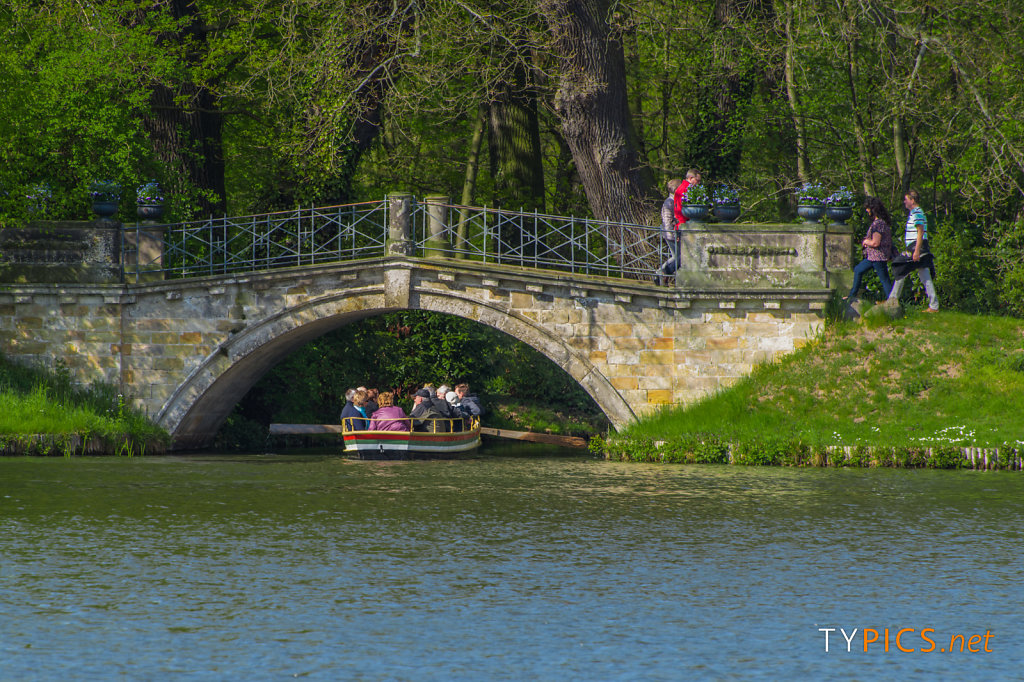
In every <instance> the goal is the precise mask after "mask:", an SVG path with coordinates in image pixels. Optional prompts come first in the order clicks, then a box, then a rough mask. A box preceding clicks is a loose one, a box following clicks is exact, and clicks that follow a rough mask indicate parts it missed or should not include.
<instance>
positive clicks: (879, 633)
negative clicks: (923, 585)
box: [818, 627, 994, 654]
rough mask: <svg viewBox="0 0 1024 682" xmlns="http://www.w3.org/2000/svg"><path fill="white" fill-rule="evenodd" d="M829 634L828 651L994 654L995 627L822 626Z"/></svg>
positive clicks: (826, 650)
mask: <svg viewBox="0 0 1024 682" xmlns="http://www.w3.org/2000/svg"><path fill="white" fill-rule="evenodd" d="M818 632H821V633H824V635H825V653H829V652H830V651H842V650H845V651H846V652H848V653H852V652H854V651H858V652H863V653H888V652H890V651H893V652H900V653H905V654H911V653H921V654H930V653H939V654H951V653H972V654H981V653H985V654H990V653H992V651H993V650H992V648H991V647H990V646H989V645H990V642H991V640H992V639H994V638H993V635H992V631H991V630H985V633H984V634H972V633H952V634H950V635H948V636H946V635H939V634H936V632H935V628H920V629H919V628H909V627H905V628H870V627H867V628H860V627H855V628H845V627H838V628H818Z"/></svg>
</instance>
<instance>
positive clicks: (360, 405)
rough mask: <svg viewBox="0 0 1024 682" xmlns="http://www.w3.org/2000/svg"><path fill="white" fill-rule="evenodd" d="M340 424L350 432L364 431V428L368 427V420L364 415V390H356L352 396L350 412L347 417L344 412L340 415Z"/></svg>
mask: <svg viewBox="0 0 1024 682" xmlns="http://www.w3.org/2000/svg"><path fill="white" fill-rule="evenodd" d="M346 419H347V420H348V421H346ZM341 423H342V425H343V426H345V427H346V428H348V429H349V430H350V431H365V430H366V427H367V426H369V425H370V419H369V417H368V415H367V414H366V391H365V390H364V389H356V392H355V394H354V395H353V396H352V410H351V412H350V414H348V415H347V416H346V415H345V413H344V412H343V413H342V414H341Z"/></svg>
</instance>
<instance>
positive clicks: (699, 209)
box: [680, 204, 709, 223]
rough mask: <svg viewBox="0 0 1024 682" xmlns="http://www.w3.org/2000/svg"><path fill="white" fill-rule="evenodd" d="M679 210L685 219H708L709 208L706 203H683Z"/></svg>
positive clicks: (699, 220) (701, 220)
mask: <svg viewBox="0 0 1024 682" xmlns="http://www.w3.org/2000/svg"><path fill="white" fill-rule="evenodd" d="M680 210H681V211H682V213H683V215H684V216H686V219H687V220H694V221H696V222H698V223H700V222H704V221H705V220H707V219H708V213H709V209H708V205H707V204H683V205H682V206H681V207H680Z"/></svg>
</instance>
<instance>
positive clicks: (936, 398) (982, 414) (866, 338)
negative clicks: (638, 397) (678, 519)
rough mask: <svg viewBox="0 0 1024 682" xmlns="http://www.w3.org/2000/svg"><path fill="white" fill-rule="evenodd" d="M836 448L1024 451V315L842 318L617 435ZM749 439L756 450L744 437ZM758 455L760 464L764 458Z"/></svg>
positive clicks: (630, 438) (656, 439)
mask: <svg viewBox="0 0 1024 682" xmlns="http://www.w3.org/2000/svg"><path fill="white" fill-rule="evenodd" d="M698 434H699V435H700V437H701V439H703V440H708V439H711V440H714V441H716V442H721V443H729V444H731V445H730V446H731V447H733V448H734V449H735V446H736V445H737V444H740V445H743V444H755V443H778V442H784V443H792V444H800V445H801V446H806V447H809V448H811V449H812V450H814V451H817V452H821V453H823V452H825V451H826V449H828V448H842V447H845V448H851V447H852V448H858V447H860V448H864V449H868V450H871V451H877V450H878V449H879V448H882V449H885V448H897V449H898V450H900V451H901V452H908V451H918V450H926V449H929V448H931V449H943V448H946V449H948V448H964V447H981V448H1002V449H1006V450H1016V451H1019V450H1021V449H1024V321H1022V320H1019V319H1014V318H1006V317H994V316H983V315H968V314H963V313H955V312H944V313H941V314H938V315H923V314H919V313H918V314H915V313H913V312H911V314H910V315H908V316H907V317H906V318H904V319H902V320H897V321H885V322H881V323H866V324H853V323H837V324H834V325H830V326H829V327H828V328H827V329H826V331H825V332H824V333H823V334H822V335H821V337H819V338H818V339H815V340H814V342H813V343H811V344H808V345H807V346H806V347H804V348H802V349H801V350H799V351H797V352H795V353H792V354H790V355H788V356H786V357H784V358H782V359H781V360H779V361H778V362H774V363H769V364H764V365H760V366H758V367H757V368H755V370H754V371H753V372H752V373H751V375H750V376H748V377H745V378H743V379H741V380H740V381H739V382H737V383H736V384H735V385H734V386H732V387H730V388H727V389H724V390H722V391H720V392H718V393H716V394H714V395H712V396H709V397H708V398H706V399H704V400H702V401H700V402H699V403H697V404H695V405H692V406H689V407H686V408H674V409H665V410H662V411H661V412H659V413H656V414H653V415H650V416H648V417H646V418H644V419H641V420H640V421H638V422H637V423H635V424H633V425H631V426H630V427H629V428H627V429H625V430H624V431H623V432H622V433H621V434H618V435H614V436H612V437H610V438H609V446H614V444H615V443H616V442H620V443H625V442H654V443H657V442H661V441H665V442H669V443H682V442H688V441H690V440H693V438H694V437H695V436H696V435H698ZM744 447H746V446H745V445H744ZM752 463H754V462H752Z"/></svg>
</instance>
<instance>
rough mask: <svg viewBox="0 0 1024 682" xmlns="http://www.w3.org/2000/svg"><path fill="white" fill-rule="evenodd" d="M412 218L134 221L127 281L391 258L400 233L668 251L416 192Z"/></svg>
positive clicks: (354, 212)
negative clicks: (389, 250) (389, 246)
mask: <svg viewBox="0 0 1024 682" xmlns="http://www.w3.org/2000/svg"><path fill="white" fill-rule="evenodd" d="M408 201H409V202H410V204H411V206H409V208H411V210H409V211H400V212H397V213H399V214H401V215H403V216H408V224H405V225H398V232H395V229H396V225H395V221H394V219H395V216H391V218H392V221H391V223H389V215H388V206H389V204H388V201H387V200H384V201H371V202H361V203H354V204H344V205H339V206H327V207H319V208H317V207H310V208H301V209H295V210H291V211H280V212H277V213H265V214H259V215H250V216H242V217H233V218H228V217H224V218H210V219H207V220H197V221H190V222H182V223H172V224H166V225H155V224H136V225H125V226H124V228H123V230H122V263H123V270H124V274H125V277H126V278H129V279H138V278H140V277H144V276H153V275H157V276H162V277H164V278H168V279H176V278H182V277H200V276H208V275H219V274H228V273H233V272H253V271H257V270H268V269H274V268H281V267H294V266H302V265H319V264H326V263H335V262H344V261H352V260H359V259H365V258H377V257H381V256H383V255H385V253H386V242H387V240H388V238H389V224H390V227H391V230H392V231H391V233H390V238H391V239H392V240H394V239H395V238H396V235H400V236H401V238H402V240H406V241H408V243H409V246H410V252H411V253H412V254H413V255H416V256H424V257H430V256H448V257H455V258H462V259H467V260H473V261H479V262H485V263H499V264H506V265H519V266H526V267H532V268H540V269H544V270H555V271H562V272H572V273H585V274H594V275H605V276H610V277H621V278H626V279H650V278H651V275H652V272H653V270H654V268H656V267H658V265H659V264H661V263H662V262H663V261H664V260H665V259H666V258H667V256H668V254H667V250H666V247H665V244H664V241H663V240H662V239H661V237H660V228H655V227H651V226H647V225H636V224H629V223H616V222H610V221H602V220H595V219H593V218H578V217H572V216H556V215H549V214H543V213H538V212H533V213H529V212H525V211H509V210H503V209H494V208H481V207H473V206H460V205H457V204H449V203H442V202H438V201H433V200H432V198H429V197H428V198H427V199H426V200H425V201H415V200H413V199H411V197H410V198H409V199H408Z"/></svg>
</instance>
